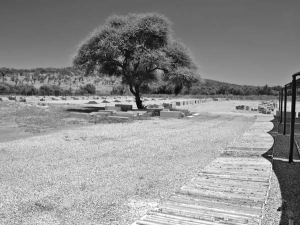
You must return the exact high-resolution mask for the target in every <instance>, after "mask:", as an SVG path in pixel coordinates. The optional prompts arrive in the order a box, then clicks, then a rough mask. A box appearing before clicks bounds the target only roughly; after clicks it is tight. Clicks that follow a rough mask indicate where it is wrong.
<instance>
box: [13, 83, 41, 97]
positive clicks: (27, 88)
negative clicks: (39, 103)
mask: <svg viewBox="0 0 300 225" xmlns="http://www.w3.org/2000/svg"><path fill="white" fill-rule="evenodd" d="M16 88H17V91H18V93H19V94H21V95H36V94H38V92H39V91H38V89H36V88H35V87H34V86H33V85H28V84H24V85H23V84H22V85H18V86H17V87H16Z"/></svg>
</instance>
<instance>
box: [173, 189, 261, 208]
mask: <svg viewBox="0 0 300 225" xmlns="http://www.w3.org/2000/svg"><path fill="white" fill-rule="evenodd" d="M176 193H182V194H187V195H191V196H199V197H201V196H206V197H209V196H211V197H214V196H215V197H218V198H222V199H237V200H243V201H245V202H261V203H262V204H263V202H264V201H263V200H262V199H261V197H260V196H259V197H257V196H256V195H253V196H251V195H246V194H245V195H242V194H233V193H228V192H226V193H224V192H220V191H206V190H205V191H204V190H198V189H180V190H179V191H177V192H176Z"/></svg>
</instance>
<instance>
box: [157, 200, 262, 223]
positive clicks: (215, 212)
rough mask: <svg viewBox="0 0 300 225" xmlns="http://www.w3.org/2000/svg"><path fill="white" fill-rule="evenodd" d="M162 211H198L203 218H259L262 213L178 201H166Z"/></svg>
mask: <svg viewBox="0 0 300 225" xmlns="http://www.w3.org/2000/svg"><path fill="white" fill-rule="evenodd" d="M161 209H162V211H164V210H174V211H180V210H181V211H184V212H191V213H197V214H199V215H201V216H202V217H203V218H204V217H205V216H206V215H208V216H209V217H212V216H216V217H224V218H232V219H236V220H244V219H248V220H249V219H250V220H257V219H259V217H260V215H259V213H258V214H254V213H252V214H251V213H248V212H245V211H237V210H229V209H223V210H222V209H219V207H217V208H209V207H203V206H202V207H201V206H197V205H196V206H195V205H188V204H180V203H176V202H173V203H172V202H170V203H165V204H163V205H162V206H161Z"/></svg>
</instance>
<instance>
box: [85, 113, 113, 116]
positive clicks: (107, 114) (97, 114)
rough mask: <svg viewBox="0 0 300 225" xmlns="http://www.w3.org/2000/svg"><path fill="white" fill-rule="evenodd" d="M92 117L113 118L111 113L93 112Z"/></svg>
mask: <svg viewBox="0 0 300 225" xmlns="http://www.w3.org/2000/svg"><path fill="white" fill-rule="evenodd" d="M90 115H93V116H94V115H96V116H111V115H112V113H111V112H91V113H90Z"/></svg>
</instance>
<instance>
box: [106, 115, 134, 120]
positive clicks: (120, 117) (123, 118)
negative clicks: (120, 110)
mask: <svg viewBox="0 0 300 225" xmlns="http://www.w3.org/2000/svg"><path fill="white" fill-rule="evenodd" d="M107 118H111V119H121V120H128V119H129V117H124V116H108V117H107Z"/></svg>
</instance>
